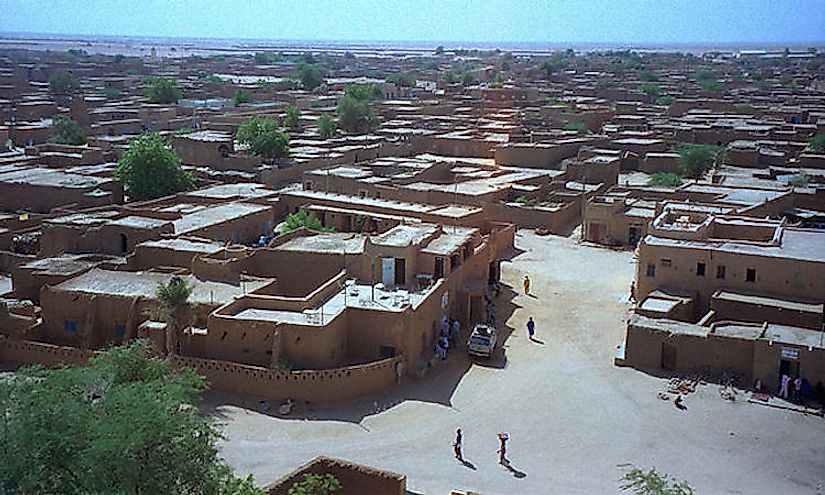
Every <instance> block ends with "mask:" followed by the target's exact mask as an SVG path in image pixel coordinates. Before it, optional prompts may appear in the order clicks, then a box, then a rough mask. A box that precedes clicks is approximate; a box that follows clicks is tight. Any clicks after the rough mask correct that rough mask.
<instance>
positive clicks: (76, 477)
mask: <svg viewBox="0 0 825 495" xmlns="http://www.w3.org/2000/svg"><path fill="white" fill-rule="evenodd" d="M205 388H206V382H205V380H204V379H203V377H200V376H197V375H195V374H194V373H192V372H191V371H187V370H180V369H178V370H174V371H173V370H172V369H171V367H170V364H169V362H168V361H166V360H164V359H160V358H157V357H152V355H151V351H150V346H149V344H148V343H147V342H146V341H135V342H132V343H130V344H128V345H125V346H119V347H114V348H112V349H110V350H108V351H105V352H103V353H101V354H99V355H98V356H96V357H93V358H92V359H91V360H90V362H89V365H88V366H86V367H76V368H67V367H59V368H55V369H45V368H42V367H39V366H35V367H30V368H25V369H22V370H18V371H17V372H16V373H14V374H10V375H7V376H5V377H3V378H0V421H2V425H0V445H2V446H3V448H0V490H2V492H3V493H5V494H9V495H26V494H33V493H61V494H67V495H87V494H91V493H122V494H126V493H129V494H152V493H164V494H172V495H189V494H194V493H198V494H203V495H207V494H208V495H263V491H262V490H260V489H258V488H256V487H255V486H254V485H253V484H252V480H251V479H250V478H246V479H243V480H240V479H238V478H236V477H235V476H233V475H232V471H231V469H230V468H229V467H228V466H227V465H225V464H224V463H223V461H222V460H221V459H220V457H219V454H218V446H217V442H218V441H219V440H220V439H221V432H220V430H219V428H218V425H217V423H216V422H215V420H214V419H213V418H211V417H210V416H208V415H205V414H203V413H202V412H200V410H199V409H198V408H197V407H196V406H197V403H198V401H199V398H200V393H201V392H202V391H203V390H204V389H205Z"/></svg>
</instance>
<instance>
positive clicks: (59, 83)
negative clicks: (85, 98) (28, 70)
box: [49, 72, 80, 95]
mask: <svg viewBox="0 0 825 495" xmlns="http://www.w3.org/2000/svg"><path fill="white" fill-rule="evenodd" d="M79 88H80V86H79V85H78V84H77V81H75V80H74V78H73V77H72V75H71V74H69V73H68V72H56V73H54V74H52V75H51V77H49V93H51V94H53V95H70V94H72V93H74V92H76V91H77V90H78V89H79Z"/></svg>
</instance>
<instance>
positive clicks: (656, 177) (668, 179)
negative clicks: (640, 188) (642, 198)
mask: <svg viewBox="0 0 825 495" xmlns="http://www.w3.org/2000/svg"><path fill="white" fill-rule="evenodd" d="M647 185H648V186H661V187H678V186H680V185H682V176H681V175H679V174H674V173H669V172H656V173H654V174H651V175H650V178H648V179H647Z"/></svg>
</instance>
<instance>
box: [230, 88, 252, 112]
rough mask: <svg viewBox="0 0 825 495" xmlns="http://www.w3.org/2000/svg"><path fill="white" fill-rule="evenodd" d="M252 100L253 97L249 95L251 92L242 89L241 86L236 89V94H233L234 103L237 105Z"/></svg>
mask: <svg viewBox="0 0 825 495" xmlns="http://www.w3.org/2000/svg"><path fill="white" fill-rule="evenodd" d="M251 102H252V97H251V96H249V93H247V92H246V91H244V90H242V89H241V88H238V89H237V90H236V91H235V95H234V96H232V105H234V106H236V107H237V106H238V105H243V104H244V103H251Z"/></svg>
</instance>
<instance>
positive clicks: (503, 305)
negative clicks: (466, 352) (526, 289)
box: [473, 285, 521, 369]
mask: <svg viewBox="0 0 825 495" xmlns="http://www.w3.org/2000/svg"><path fill="white" fill-rule="evenodd" d="M517 295H518V294H517V293H516V291H514V290H513V288H512V287H511V286H509V285H502V286H501V294H499V296H498V297H497V298H495V299H494V302H495V303H496V331H497V332H498V338H497V343H496V348H495V351H494V352H493V355H492V356H490V357H489V358H487V359H483V358H475V359H473V364H474V365H476V366H483V367H485V368H496V369H504V368H506V367H507V341H508V340H509V339H510V336H511V335H512V334H513V332H514V331H515V328H514V327H513V326H512V324H511V323H510V317H511V316H513V313H515V311H516V309H518V308H520V307H521V306H519V305H518V304H516V303H515V302H514V301H513V299H514V298H515V297H516V296H517Z"/></svg>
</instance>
